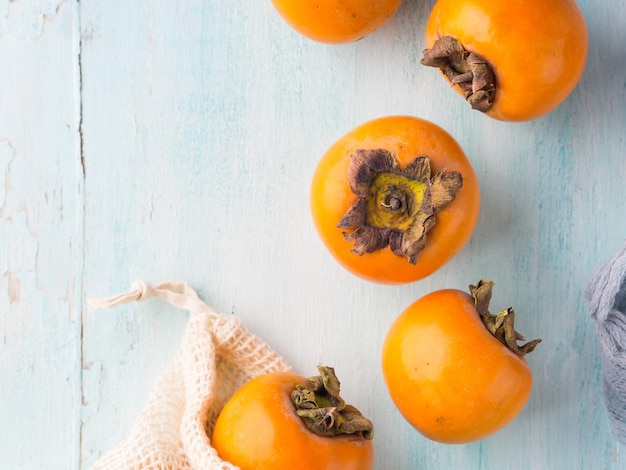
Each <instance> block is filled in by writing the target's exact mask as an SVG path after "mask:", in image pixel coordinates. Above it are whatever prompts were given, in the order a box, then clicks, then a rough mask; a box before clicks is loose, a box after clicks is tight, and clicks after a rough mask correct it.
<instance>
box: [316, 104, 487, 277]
mask: <svg viewBox="0 0 626 470" xmlns="http://www.w3.org/2000/svg"><path fill="white" fill-rule="evenodd" d="M310 201H311V213H312V216H313V221H314V224H315V227H316V228H317V231H318V233H319V235H320V237H321V239H322V241H323V243H324V244H325V245H326V247H327V248H328V250H329V251H330V253H331V254H332V255H333V256H334V257H335V259H336V260H337V261H338V262H339V263H340V264H341V265H342V266H343V267H345V268H346V269H347V270H349V271H350V272H352V273H353V274H355V275H357V276H360V277H362V278H364V279H367V280H369V281H373V282H379V283H385V284H400V283H407V282H413V281H417V280H418V279H422V278H424V277H426V276H428V275H430V274H432V273H433V272H435V271H436V270H437V269H439V268H440V267H441V266H443V265H444V264H445V263H446V262H448V261H449V260H450V259H451V258H452V257H453V256H455V255H456V254H457V253H458V252H459V251H460V250H461V248H463V246H464V245H465V244H466V242H467V241H468V240H469V238H470V236H471V234H472V232H473V230H474V227H475V225H476V222H477V220H478V215H479V211H480V191H479V187H478V181H477V178H476V175H475V173H474V170H473V168H472V165H471V164H470V162H469V160H468V158H467V157H466V155H465V153H464V152H463V150H462V149H461V147H460V146H459V144H458V143H457V142H456V141H455V140H454V139H453V138H452V136H450V134H448V133H447V132H446V131H444V130H443V129H442V128H441V127H439V126H437V125H435V124H433V123H431V122H429V121H426V120H424V119H420V118H416V117H411V116H388V117H383V118H379V119H374V120H372V121H368V122H366V123H364V124H362V125H360V126H358V127H356V128H354V129H353V130H351V131H350V132H348V133H347V134H345V135H344V136H343V137H341V138H340V139H339V140H337V141H336V142H335V143H334V144H333V145H331V146H330V148H329V149H328V150H327V151H326V153H325V154H324V155H323V156H322V158H321V160H320V162H319V164H318V166H317V168H316V170H315V173H314V175H313V180H312V183H311V194H310Z"/></svg>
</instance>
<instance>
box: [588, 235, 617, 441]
mask: <svg viewBox="0 0 626 470" xmlns="http://www.w3.org/2000/svg"><path fill="white" fill-rule="evenodd" d="M585 297H586V299H587V304H588V306H589V313H590V314H591V317H592V318H593V319H594V320H595V322H596V333H597V337H598V343H599V349H600V355H601V359H602V384H603V389H604V400H605V404H606V408H607V411H608V413H609V418H610V420H611V425H612V428H613V434H614V436H615V438H616V439H617V440H618V441H620V442H622V443H625V444H626V241H625V242H624V243H623V244H622V246H621V247H620V249H619V250H618V251H617V253H615V254H614V255H613V256H612V257H611V258H610V259H609V260H608V261H607V262H606V263H605V264H603V265H602V266H600V267H599V268H598V269H597V270H596V271H595V272H594V273H593V275H592V276H591V278H590V279H589V281H588V283H587V287H586V289H585Z"/></svg>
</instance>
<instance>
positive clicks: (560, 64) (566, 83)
mask: <svg viewBox="0 0 626 470" xmlns="http://www.w3.org/2000/svg"><path fill="white" fill-rule="evenodd" d="M441 36H452V37H453V38H455V39H457V40H458V41H459V42H460V43H461V44H462V45H463V46H464V47H465V49H466V50H467V51H469V52H473V53H474V54H477V55H479V56H481V57H483V58H484V59H486V60H487V62H488V63H489V64H490V65H491V66H492V68H493V70H494V72H495V75H496V95H495V98H494V102H493V105H492V106H491V108H490V109H489V110H488V111H487V113H486V114H487V115H488V116H490V117H492V118H494V119H498V120H501V121H529V120H533V119H536V118H539V117H541V116H544V115H546V114H547V113H549V112H550V111H552V110H554V109H555V108H556V107H558V106H559V105H560V104H561V103H562V102H563V101H564V100H565V99H566V98H567V97H568V96H569V95H570V93H571V92H572V90H573V89H574V88H575V87H576V85H577V83H578V82H579V80H580V78H581V77H582V74H583V72H584V69H585V64H586V61H587V53H588V43H589V38H588V31H587V26H586V23H585V19H584V17H583V15H582V13H581V11H580V9H579V8H578V6H577V4H576V2H575V1H574V0H498V1H493V0H437V3H435V5H434V7H433V9H432V11H431V14H430V17H429V20H428V23H427V25H426V46H427V47H428V48H431V47H432V46H433V44H434V42H435V41H436V40H437V39H438V38H439V37H441ZM454 88H455V89H456V90H457V91H458V92H459V93H460V94H462V92H461V91H460V89H459V87H458V86H456V85H455V86H454Z"/></svg>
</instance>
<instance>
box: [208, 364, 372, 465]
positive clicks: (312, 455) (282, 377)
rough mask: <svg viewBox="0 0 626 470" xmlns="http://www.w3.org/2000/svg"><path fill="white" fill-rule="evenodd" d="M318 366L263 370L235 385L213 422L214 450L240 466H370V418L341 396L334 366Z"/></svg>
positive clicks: (226, 459) (223, 457)
mask: <svg viewBox="0 0 626 470" xmlns="http://www.w3.org/2000/svg"><path fill="white" fill-rule="evenodd" d="M318 370H319V373H320V375H319V376H314V377H310V378H308V379H305V378H304V377H301V376H300V375H297V374H295V373H292V372H273V373H268V374H263V375H260V376H258V377H256V378H254V379H252V380H251V381H249V382H247V383H246V384H245V385H244V386H243V387H241V388H240V389H239V390H238V391H236V392H235V394H234V395H233V396H232V397H231V398H230V399H229V400H228V402H227V403H226V405H225V406H224V408H223V409H222V411H221V412H220V414H219V416H218V418H217V421H216V422H215V427H214V428H213V434H212V437H211V444H212V446H213V447H214V448H215V449H216V450H217V453H218V455H219V456H220V457H221V458H222V459H223V460H225V461H227V462H230V463H232V464H234V465H237V466H238V467H239V468H241V470H294V469H298V470H331V469H332V470H335V469H336V470H338V469H342V470H344V469H345V470H370V469H371V468H372V467H373V461H374V447H373V441H372V438H373V433H374V426H373V424H372V422H371V421H369V420H368V419H367V418H365V417H363V415H362V414H361V413H360V412H359V411H358V410H357V409H356V408H355V407H354V406H352V405H349V404H347V403H346V402H345V401H344V400H343V398H341V395H340V393H339V380H338V379H337V377H336V375H335V372H334V369H333V368H332V367H325V366H320V367H318Z"/></svg>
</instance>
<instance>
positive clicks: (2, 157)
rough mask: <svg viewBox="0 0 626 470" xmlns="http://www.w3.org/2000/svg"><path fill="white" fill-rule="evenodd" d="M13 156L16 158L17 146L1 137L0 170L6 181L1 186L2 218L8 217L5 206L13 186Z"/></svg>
mask: <svg viewBox="0 0 626 470" xmlns="http://www.w3.org/2000/svg"><path fill="white" fill-rule="evenodd" d="M13 158H15V148H14V147H13V145H12V144H11V141H10V140H8V139H6V138H1V137H0V171H2V173H3V174H4V183H3V184H2V185H1V186H0V218H6V216H5V215H4V208H5V207H6V195H7V193H8V192H9V191H11V188H12V185H11V178H10V168H11V162H13Z"/></svg>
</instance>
